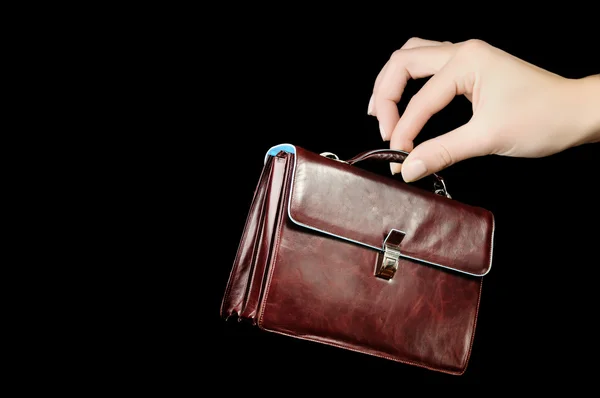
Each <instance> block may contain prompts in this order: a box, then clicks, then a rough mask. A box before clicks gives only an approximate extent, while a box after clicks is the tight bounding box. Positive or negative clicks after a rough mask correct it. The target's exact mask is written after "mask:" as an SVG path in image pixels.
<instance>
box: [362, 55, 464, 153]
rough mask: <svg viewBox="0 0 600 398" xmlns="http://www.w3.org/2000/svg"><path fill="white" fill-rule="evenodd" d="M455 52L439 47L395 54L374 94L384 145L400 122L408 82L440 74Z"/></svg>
mask: <svg viewBox="0 0 600 398" xmlns="http://www.w3.org/2000/svg"><path fill="white" fill-rule="evenodd" d="M454 51H455V50H454V47H453V46H448V45H440V46H428V47H416V48H412V49H408V50H399V51H396V52H395V53H394V55H393V57H392V59H390V61H389V63H388V66H387V68H386V71H385V75H384V76H383V77H382V79H381V82H380V84H379V86H378V88H377V89H376V90H375V93H374V104H375V108H376V111H377V119H378V120H379V125H380V129H381V131H382V137H383V139H384V140H385V141H387V140H389V139H390V138H391V137H392V132H393V130H394V128H395V127H396V124H397V123H398V120H399V119H400V116H399V114H398V106H397V103H398V102H399V101H400V98H401V96H402V93H403V92H404V88H405V87H406V84H407V83H408V80H410V79H419V78H423V77H427V76H431V75H433V74H435V73H437V72H438V71H439V70H440V69H442V68H443V66H444V65H445V64H446V63H447V62H448V60H449V59H450V58H451V57H452V55H453V53H454ZM397 149H404V148H397ZM404 150H406V149H404Z"/></svg>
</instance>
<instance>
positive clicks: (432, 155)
mask: <svg viewBox="0 0 600 398" xmlns="http://www.w3.org/2000/svg"><path fill="white" fill-rule="evenodd" d="M483 138H485V137H484V135H483V134H481V132H480V131H478V130H477V129H476V128H475V125H474V123H473V122H472V121H471V122H469V123H467V124H465V125H463V126H460V127H458V128H457V129H455V130H452V131H450V132H448V133H446V134H444V135H441V136H439V137H436V138H433V139H431V140H428V141H425V142H423V143H422V144H420V145H418V146H417V147H416V148H415V149H414V150H413V151H412V152H410V154H409V155H408V156H407V157H406V160H405V161H404V163H403V165H402V178H403V179H404V181H406V182H412V181H416V180H418V179H421V178H423V177H425V176H428V175H430V174H432V173H436V172H438V171H440V170H442V169H445V168H446V167H449V166H451V165H453V164H454V163H457V162H460V161H462V160H465V159H467V158H471V157H475V156H482V155H484V154H486V153H490V152H489V150H488V145H487V143H485V141H484V139H483Z"/></svg>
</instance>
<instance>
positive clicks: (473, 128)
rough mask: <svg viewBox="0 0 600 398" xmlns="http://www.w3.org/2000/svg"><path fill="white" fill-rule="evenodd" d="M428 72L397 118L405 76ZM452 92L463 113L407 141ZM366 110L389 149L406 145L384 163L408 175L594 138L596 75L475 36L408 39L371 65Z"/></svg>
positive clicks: (599, 96)
mask: <svg viewBox="0 0 600 398" xmlns="http://www.w3.org/2000/svg"><path fill="white" fill-rule="evenodd" d="M430 76H431V78H430V79H429V81H427V83H425V85H424V86H423V87H422V88H421V90H419V92H417V94H415V95H414V96H413V97H412V98H411V99H410V101H409V103H408V105H407V107H406V109H405V111H404V113H403V114H402V117H400V115H399V113H398V107H397V103H398V102H399V101H400V98H401V96H402V93H403V91H404V88H405V87H406V84H407V83H408V81H409V80H410V79H419V78H425V77H430ZM458 95H464V96H465V97H466V98H467V99H468V100H469V101H471V103H472V106H473V116H472V117H471V119H470V120H469V121H468V122H467V123H466V124H464V125H463V126H460V127H459V128H457V129H455V130H452V131H450V132H447V133H445V134H442V135H440V136H438V137H436V138H433V139H431V140H428V141H425V142H423V143H421V144H420V145H418V146H416V147H414V144H413V142H414V140H415V138H416V137H417V135H418V134H419V132H420V131H421V129H422V128H423V126H424V125H425V123H427V121H428V120H429V118H430V117H431V116H433V115H434V114H435V113H437V112H439V111H440V110H442V109H443V108H444V107H445V106H446V105H448V104H449V103H450V102H451V101H452V100H453V99H454V97H455V96H458ZM368 114H369V115H372V116H375V117H377V119H378V121H379V126H380V132H381V136H382V138H383V140H384V141H390V148H392V149H402V150H405V151H408V152H410V154H409V156H408V157H407V158H406V160H405V162H404V163H403V164H402V165H400V164H395V163H394V164H392V165H391V169H392V174H395V173H400V172H401V173H402V177H403V179H404V180H405V181H407V182H411V181H415V180H418V179H420V178H423V177H425V176H427V175H430V174H431V173H435V172H438V171H440V170H442V169H444V168H446V167H449V166H450V165H452V164H454V163H457V162H460V161H463V160H466V159H468V158H472V157H476V156H484V155H490V154H496V155H504V156H513V157H530V158H536V157H543V156H549V155H552V154H555V153H558V152H561V151H563V150H566V149H568V148H571V147H575V146H578V145H582V144H589V143H596V142H600V74H598V75H592V76H588V77H584V78H580V79H568V78H564V77H562V76H559V75H557V74H554V73H551V72H549V71H547V70H544V69H541V68H539V67H537V66H535V65H532V64H530V63H527V62H525V61H523V60H521V59H519V58H517V57H515V56H513V55H511V54H508V53H507V52H505V51H502V50H500V49H498V48H496V47H493V46H491V45H489V44H488V43H485V42H483V41H480V40H468V41H465V42H461V43H450V42H438V41H431V40H425V39H420V38H412V39H410V40H409V41H408V42H407V43H406V44H405V45H404V46H403V47H402V48H401V49H399V50H397V51H395V52H394V54H393V55H392V56H391V58H390V59H389V61H388V62H387V63H386V64H385V65H384V67H383V68H382V70H381V71H380V72H379V75H378V76H377V79H376V80H375V85H374V88H373V95H372V96H371V99H370V101H369V109H368Z"/></svg>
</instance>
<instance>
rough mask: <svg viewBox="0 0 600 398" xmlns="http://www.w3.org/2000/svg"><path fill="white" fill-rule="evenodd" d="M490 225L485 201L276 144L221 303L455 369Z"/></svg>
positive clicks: (467, 350)
mask: <svg viewBox="0 0 600 398" xmlns="http://www.w3.org/2000/svg"><path fill="white" fill-rule="evenodd" d="M388 155H389V156H397V154H386V153H384V152H378V153H373V151H369V152H366V155H365V153H363V154H359V155H357V156H356V157H354V158H352V159H355V162H356V161H360V160H366V159H367V158H369V159H371V158H373V159H379V160H387V157H386V156H388ZM394 159H397V158H394ZM494 228H495V224H494V217H493V215H492V213H491V212H489V211H488V210H486V209H482V208H478V207H474V206H469V205H467V204H465V203H460V202H458V201H456V200H450V199H447V198H445V197H442V196H440V195H436V194H434V193H432V192H430V191H425V190H422V189H419V188H417V187H415V186H412V185H411V184H406V183H403V182H401V181H398V180H396V179H394V178H391V177H388V176H382V175H377V174H374V173H370V172H368V171H366V170H363V169H361V168H358V167H354V166H352V165H351V164H346V163H343V162H339V161H335V160H333V159H329V158H326V157H324V156H321V155H319V154H317V153H314V152H310V151H307V150H305V149H303V148H300V147H295V146H293V145H291V144H284V145H281V146H275V147H273V148H271V149H270V150H269V151H268V153H267V155H266V157H265V163H264V168H263V172H262V176H261V178H260V179H259V183H258V186H257V189H256V194H255V197H254V200H253V202H252V205H251V207H250V211H249V213H248V219H247V221H246V226H245V228H244V231H243V233H242V237H241V239H240V244H239V250H238V253H237V255H236V257H235V259H234V264H233V267H232V271H231V275H230V278H229V280H228V283H227V287H226V290H225V295H224V298H223V303H222V315H223V316H224V317H226V318H227V317H228V316H229V315H231V314H233V313H235V314H237V315H238V317H239V319H247V320H249V321H250V322H252V323H254V324H256V325H257V326H258V327H259V328H260V329H262V330H265V331H270V332H274V333H278V334H283V335H286V336H290V337H293V338H297V339H302V340H310V341H314V342H318V343H321V344H327V345H331V346H335V347H338V348H340V349H346V350H350V351H354V352H357V353H362V354H367V355H372V356H376V357H379V358H382V359H385V360H391V361H395V362H399V363H404V364H407V365H410V366H417V367H421V368H425V369H429V370H432V371H437V372H443V373H448V374H453V375H461V374H463V373H464V372H465V371H466V369H467V366H468V363H469V358H470V355H471V349H472V347H473V340H474V338H475V330H476V325H477V317H478V313H479V309H480V300H481V289H482V281H483V278H484V276H485V275H487V274H488V273H489V272H490V270H491V265H492V258H493V236H494ZM382 265H383V266H384V267H385V268H384V269H383V270H382V269H381V266H382ZM378 267H380V268H378ZM378 273H379V275H377V274H378ZM381 276H383V278H382V277H381Z"/></svg>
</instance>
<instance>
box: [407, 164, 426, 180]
mask: <svg viewBox="0 0 600 398" xmlns="http://www.w3.org/2000/svg"><path fill="white" fill-rule="evenodd" d="M425 174H427V167H426V166H425V163H423V161H422V160H420V159H415V160H411V161H409V162H406V163H404V165H403V167H402V178H404V181H406V182H411V181H416V180H418V179H419V178H421V177H423V176H424V175H425Z"/></svg>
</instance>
